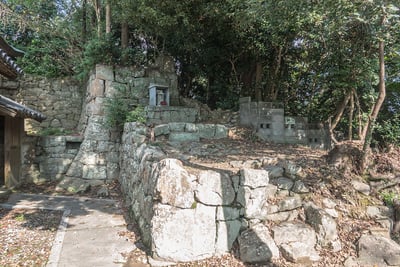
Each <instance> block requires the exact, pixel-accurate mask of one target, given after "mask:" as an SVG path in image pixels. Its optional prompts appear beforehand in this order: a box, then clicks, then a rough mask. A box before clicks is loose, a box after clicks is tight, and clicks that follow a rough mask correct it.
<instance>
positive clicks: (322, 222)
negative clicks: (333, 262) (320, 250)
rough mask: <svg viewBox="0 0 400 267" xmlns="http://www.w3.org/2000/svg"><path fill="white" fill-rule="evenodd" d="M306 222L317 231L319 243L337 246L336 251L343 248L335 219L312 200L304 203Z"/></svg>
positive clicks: (323, 245) (326, 245)
mask: <svg viewBox="0 0 400 267" xmlns="http://www.w3.org/2000/svg"><path fill="white" fill-rule="evenodd" d="M304 211H305V214H306V222H307V223H308V224H310V225H311V226H312V227H313V228H314V230H315V231H316V232H317V239H318V244H320V245H321V246H322V247H330V248H332V249H333V248H335V249H336V250H334V252H337V251H339V250H341V246H340V242H338V240H339V236H338V232H337V229H336V222H335V220H334V219H333V218H332V217H331V216H330V215H329V214H328V213H326V212H325V211H324V210H323V209H320V208H319V207H318V206H316V205H315V204H314V203H312V202H308V203H306V204H304Z"/></svg>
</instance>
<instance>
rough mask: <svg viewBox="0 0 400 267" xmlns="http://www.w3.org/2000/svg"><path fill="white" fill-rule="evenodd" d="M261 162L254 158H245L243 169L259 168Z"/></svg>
mask: <svg viewBox="0 0 400 267" xmlns="http://www.w3.org/2000/svg"><path fill="white" fill-rule="evenodd" d="M261 165H262V163H261V162H260V161H258V160H256V159H252V160H246V161H244V162H243V168H244V169H260V168H261Z"/></svg>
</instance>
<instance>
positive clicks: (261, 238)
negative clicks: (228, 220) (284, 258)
mask: <svg viewBox="0 0 400 267" xmlns="http://www.w3.org/2000/svg"><path fill="white" fill-rule="evenodd" d="M239 247H240V259H241V260H242V261H243V262H246V263H262V264H265V263H268V262H270V261H271V260H273V259H278V258H279V249H278V247H277V246H276V244H275V242H274V240H273V239H272V237H271V235H270V234H269V229H268V228H267V227H266V226H265V225H263V224H256V225H254V226H253V227H252V228H250V229H248V230H246V231H244V232H242V233H241V234H240V237H239Z"/></svg>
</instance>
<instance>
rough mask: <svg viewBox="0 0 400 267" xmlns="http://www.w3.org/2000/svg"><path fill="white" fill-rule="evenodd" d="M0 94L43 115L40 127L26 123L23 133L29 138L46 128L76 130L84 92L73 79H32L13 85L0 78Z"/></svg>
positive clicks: (38, 124) (28, 78) (29, 122)
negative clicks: (44, 117) (27, 134)
mask: <svg viewBox="0 0 400 267" xmlns="http://www.w3.org/2000/svg"><path fill="white" fill-rule="evenodd" d="M0 94H1V95H4V96H5V97H9V98H11V99H13V100H15V101H17V102H20V103H22V104H24V105H26V106H28V107H30V108H32V109H34V110H37V111H40V112H41V113H43V114H45V115H46V117H47V119H46V120H45V121H43V122H42V123H38V122H36V121H34V120H31V119H27V120H25V130H26V131H27V132H28V133H29V134H36V133H38V132H40V131H41V130H43V129H46V128H56V129H61V130H68V131H75V129H76V128H77V126H78V122H79V119H80V115H81V108H82V99H83V90H82V87H81V85H80V84H79V83H78V82H77V81H76V80H74V79H72V78H63V79H47V78H44V77H37V76H31V75H24V76H22V77H20V78H19V79H18V80H14V81H10V80H7V79H4V78H0Z"/></svg>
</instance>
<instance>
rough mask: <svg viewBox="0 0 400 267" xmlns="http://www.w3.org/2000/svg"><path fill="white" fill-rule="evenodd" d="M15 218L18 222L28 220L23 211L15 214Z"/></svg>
mask: <svg viewBox="0 0 400 267" xmlns="http://www.w3.org/2000/svg"><path fill="white" fill-rule="evenodd" d="M14 219H15V220H16V221H18V222H23V221H25V220H26V218H25V215H24V214H23V213H17V214H15V217H14Z"/></svg>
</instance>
